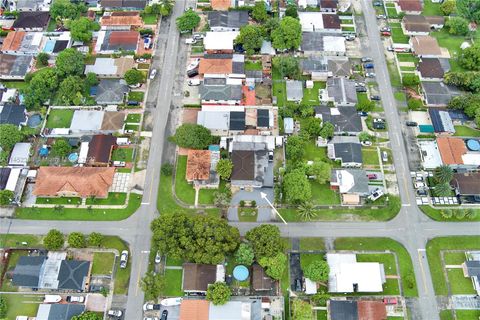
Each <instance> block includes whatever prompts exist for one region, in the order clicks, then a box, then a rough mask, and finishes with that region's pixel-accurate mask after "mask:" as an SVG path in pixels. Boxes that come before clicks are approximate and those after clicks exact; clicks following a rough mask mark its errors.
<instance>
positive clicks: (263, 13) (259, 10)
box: [252, 1, 268, 22]
mask: <svg viewBox="0 0 480 320" xmlns="http://www.w3.org/2000/svg"><path fill="white" fill-rule="evenodd" d="M252 18H253V19H255V20H257V21H258V22H264V21H266V20H267V19H268V13H267V6H266V5H265V2H263V1H257V2H256V3H255V5H254V6H253V10H252Z"/></svg>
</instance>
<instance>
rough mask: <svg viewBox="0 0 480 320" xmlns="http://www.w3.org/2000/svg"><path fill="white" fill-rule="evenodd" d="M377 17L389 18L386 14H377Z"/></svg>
mask: <svg viewBox="0 0 480 320" xmlns="http://www.w3.org/2000/svg"><path fill="white" fill-rule="evenodd" d="M377 19H387V16H386V15H384V14H379V15H377Z"/></svg>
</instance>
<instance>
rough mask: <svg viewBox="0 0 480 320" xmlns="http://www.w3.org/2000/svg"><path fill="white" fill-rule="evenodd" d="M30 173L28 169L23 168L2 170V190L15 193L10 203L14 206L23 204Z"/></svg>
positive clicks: (0, 174)
mask: <svg viewBox="0 0 480 320" xmlns="http://www.w3.org/2000/svg"><path fill="white" fill-rule="evenodd" d="M28 172H29V169H28V168H22V167H12V168H8V167H3V168H0V190H9V191H12V192H13V198H12V199H11V201H10V202H11V203H12V204H17V205H20V204H21V200H22V195H23V190H24V189H25V183H26V181H27V176H28Z"/></svg>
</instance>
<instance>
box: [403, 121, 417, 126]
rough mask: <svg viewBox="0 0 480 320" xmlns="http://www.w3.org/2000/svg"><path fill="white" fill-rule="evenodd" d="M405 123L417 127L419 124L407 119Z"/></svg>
mask: <svg viewBox="0 0 480 320" xmlns="http://www.w3.org/2000/svg"><path fill="white" fill-rule="evenodd" d="M405 124H406V125H407V126H409V127H416V126H417V125H418V124H417V123H416V122H415V121H407V122H406V123H405Z"/></svg>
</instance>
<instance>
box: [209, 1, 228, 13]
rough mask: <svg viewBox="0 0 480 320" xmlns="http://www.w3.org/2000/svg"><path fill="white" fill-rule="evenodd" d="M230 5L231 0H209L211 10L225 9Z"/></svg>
mask: <svg viewBox="0 0 480 320" xmlns="http://www.w3.org/2000/svg"><path fill="white" fill-rule="evenodd" d="M231 5H232V0H210V6H211V7H212V9H213V10H220V11H227V10H228V9H229V8H230V7H231Z"/></svg>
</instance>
